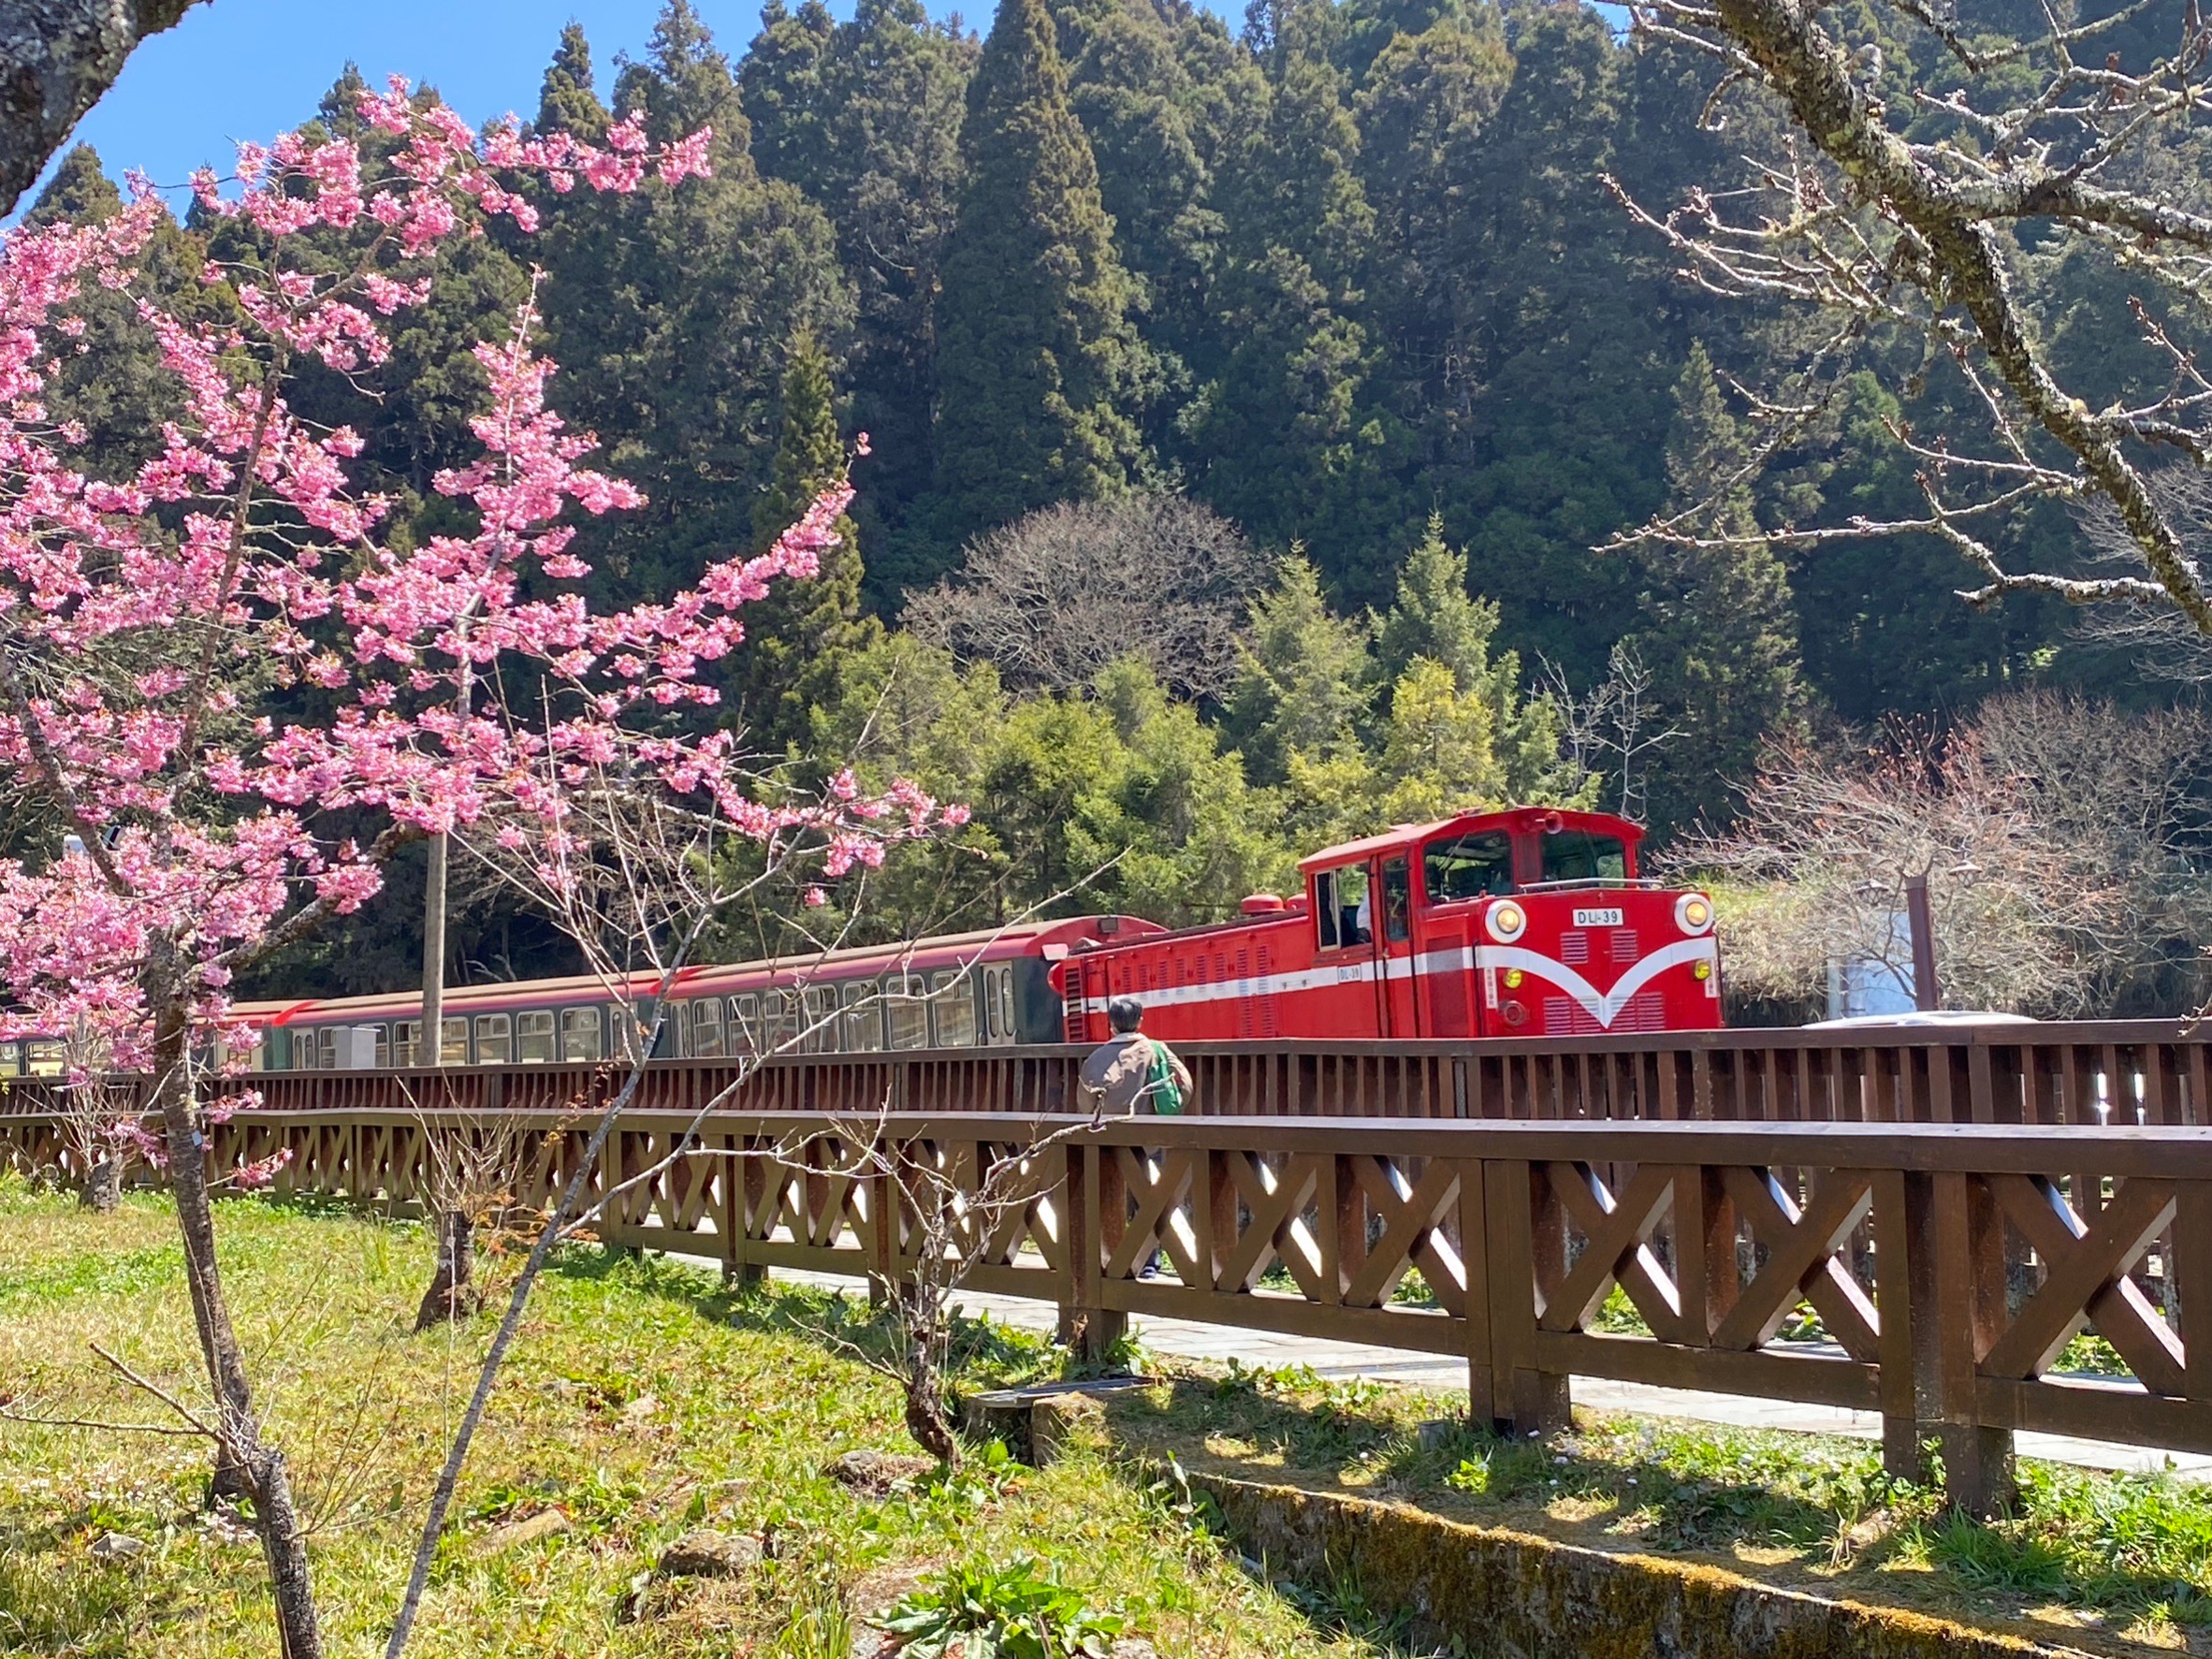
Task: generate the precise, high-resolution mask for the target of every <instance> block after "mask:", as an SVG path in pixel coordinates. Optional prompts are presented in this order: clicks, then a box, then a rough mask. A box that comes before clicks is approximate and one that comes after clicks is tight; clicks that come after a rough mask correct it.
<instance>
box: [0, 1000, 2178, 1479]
mask: <svg viewBox="0 0 2212 1659" xmlns="http://www.w3.org/2000/svg"><path fill="white" fill-rule="evenodd" d="M1839 1039H1845V1041H1839ZM1081 1057H1082V1055H1081V1051H1078V1050H1072V1049H1021V1050H1000V1051H986V1050H973V1051H959V1052H950V1051H946V1052H920V1053H914V1054H908V1055H871V1056H826V1055H825V1056H820V1057H807V1056H799V1057H793V1058H789V1059H779V1060H774V1061H770V1062H767V1063H765V1064H764V1065H762V1066H760V1067H759V1068H758V1069H757V1070H752V1071H750V1072H749V1073H748V1072H747V1071H746V1070H745V1069H744V1068H741V1067H739V1066H738V1065H736V1064H735V1063H729V1062H716V1061H693V1062H667V1063H656V1064H655V1065H653V1066H651V1067H650V1068H648V1075H647V1076H646V1078H645V1080H644V1082H643V1084H642V1085H641V1088H640V1090H639V1093H638V1096H637V1098H636V1100H635V1102H634V1104H633V1107H632V1109H631V1110H630V1111H628V1112H627V1113H625V1115H624V1116H623V1118H622V1120H621V1122H620V1123H619V1124H618V1127H617V1128H616V1130H615V1132H614V1134H613V1135H612V1137H611V1138H610V1139H609V1140H608V1141H607V1142H606V1143H605V1146H604V1150H603V1152H602V1153H601V1155H600V1157H599V1158H598V1160H597V1163H596V1165H595V1166H594V1167H593V1168H591V1169H589V1171H587V1181H586V1190H587V1192H588V1193H589V1195H590V1197H591V1199H592V1200H594V1201H604V1206H605V1208H604V1218H603V1219H602V1221H601V1222H600V1223H599V1224H598V1225H597V1226H596V1228H595V1230H596V1231H597V1232H598V1234H599V1235H600V1236H601V1237H603V1238H604V1239H606V1240H608V1241H609V1242H611V1243H615V1244H626V1245H636V1246H640V1247H645V1248H654V1249H668V1250H677V1251H681V1252H684V1253H687V1254H692V1255H700V1256H706V1257H709V1258H716V1259H720V1260H721V1261H722V1262H723V1263H724V1264H725V1268H726V1269H727V1271H729V1272H730V1273H733V1274H744V1273H749V1272H753V1271H757V1270H759V1269H761V1268H764V1267H772V1266H780V1267H792V1268H806V1269H813V1270H817V1271H823V1272H829V1273H850V1274H854V1275H867V1276H869V1277H871V1278H876V1279H896V1278H898V1277H900V1276H902V1275H904V1274H908V1273H911V1272H912V1271H913V1267H914V1263H915V1261H916V1259H917V1258H916V1249H917V1244H916V1241H917V1239H918V1237H919V1236H920V1232H919V1228H918V1217H917V1215H916V1214H915V1210H914V1204H915V1202H916V1191H917V1190H918V1189H917V1188H916V1187H915V1186H910V1185H902V1184H900V1183H898V1182H895V1181H894V1180H891V1179H889V1178H887V1177H886V1176H884V1175H883V1174H881V1173H880V1172H866V1171H880V1170H882V1169H884V1168H891V1167H897V1164H898V1160H906V1162H907V1163H908V1165H910V1166H911V1165H913V1164H915V1163H921V1164H925V1165H926V1166H927V1167H928V1168H929V1169H931V1170H933V1171H938V1172H939V1177H940V1180H939V1185H938V1186H936V1187H935V1188H933V1190H936V1191H938V1192H939V1193H940V1194H941V1193H942V1192H944V1191H946V1190H947V1189H948V1188H951V1189H957V1190H960V1191H966V1192H972V1191H974V1190H975V1189H976V1188H977V1186H978V1185H979V1184H980V1182H981V1179H982V1176H981V1171H986V1170H989V1169H991V1168H993V1167H994V1166H995V1165H997V1164H998V1163H999V1162H1000V1161H1001V1160H1003V1159H1005V1158H1008V1157H1016V1158H1024V1157H1026V1170H1025V1173H1024V1176H1023V1179H1022V1183H1021V1185H1020V1187H1019V1190H1018V1193H1017V1196H1016V1199H1015V1201H1012V1202H1011V1203H1008V1204H1004V1205H998V1206H991V1207H986V1208H980V1209H975V1210H973V1212H972V1213H964V1214H963V1219H962V1220H961V1222H960V1227H961V1229H962V1231H961V1233H960V1236H959V1243H958V1249H959V1253H960V1254H961V1255H962V1256H963V1257H964V1258H966V1259H968V1261H969V1263H970V1265H969V1266H968V1270H967V1273H966V1280H965V1282H966V1283H968V1284H969V1285H972V1286H973V1287H974V1288H977V1289H979V1290H991V1291H998V1292H1002V1293H1008V1294H1012V1295H1017V1296H1024V1297H1031V1298H1035V1299H1037V1300H1039V1301H1041V1302H1051V1303H1055V1304H1057V1306H1058V1307H1059V1308H1060V1310H1061V1317H1062V1322H1063V1327H1064V1329H1066V1330H1067V1331H1068V1332H1070V1333H1071V1334H1073V1335H1076V1336H1079V1337H1080V1338H1081V1339H1082V1340H1084V1341H1086V1342H1089V1343H1094V1344H1095V1343H1098V1342H1099V1341H1101V1340H1103V1339H1106V1338H1109V1337H1111V1336H1112V1335H1113V1333H1114V1332H1116V1330H1117V1328H1118V1325H1119V1323H1120V1321H1121V1320H1122V1318H1123V1317H1125V1316H1127V1315H1128V1314H1129V1313H1141V1314H1146V1315H1159V1316H1168V1317H1178V1318H1186V1319H1195V1320H1202V1321H1208V1322H1212V1323H1215V1324H1219V1325H1230V1326H1243V1327H1246V1328H1257V1329H1264V1330H1270V1331H1280V1332H1293V1333H1298V1334H1302V1335H1310V1336H1319V1337H1330V1338H1341V1339H1345V1340H1349V1341H1355V1342H1361V1343H1369V1344H1375V1345H1380V1346H1392V1347H1398V1348H1403V1349H1409V1350H1415V1351H1420V1352H1426V1353H1434V1354H1442V1355H1448V1356H1457V1357H1463V1358H1464V1360H1465V1361H1466V1365H1467V1376H1468V1389H1469V1394H1470V1404H1471V1408H1472V1411H1473V1414H1474V1415H1475V1416H1476V1417H1477V1418H1485V1419H1493V1420H1496V1421H1498V1422H1500V1423H1504V1424H1508V1425H1510V1426H1511V1427H1512V1428H1513V1429H1514V1430H1515V1431H1517V1432H1530V1431H1535V1432H1541V1431H1545V1430H1548V1429H1550V1428H1554V1427H1557V1426H1559V1425H1561V1424H1562V1423H1563V1422H1564V1420H1565V1417H1566V1412H1567V1406H1568V1379H1569V1378H1570V1377H1571V1376H1575V1375H1582V1376H1592V1377H1612V1378H1620V1379H1623V1380H1627V1381H1634V1382H1643V1383H1651V1384H1657V1385H1661V1386H1671V1387H1684V1388H1695V1389H1702V1390H1715V1391H1721V1392H1729V1393H1737V1394H1742V1395H1751V1396H1759V1397H1765V1398H1769V1399H1782V1400H1792V1401H1805V1402H1811V1403H1815V1404H1830V1405H1837V1406H1848V1407H1854V1408H1858V1409H1864V1410H1868V1411H1876V1412H1879V1413H1881V1415H1882V1417H1883V1419H1884V1427H1885V1460H1886V1461H1887V1463H1888V1464H1889V1466H1890V1467H1891V1468H1892V1469H1893V1471H1895V1472H1898V1473H1899V1474H1908V1473H1910V1474H1918V1473H1919V1472H1920V1471H1921V1469H1922V1466H1923V1463H1924V1460H1925V1456H1926V1452H1927V1450H1928V1448H1930V1447H1931V1446H1932V1447H1933V1448H1936V1449H1939V1450H1940V1451H1941V1453H1942V1455H1943V1475H1944V1478H1945V1481H1946V1483H1947V1484H1948V1486H1949V1488H1950V1491H1951V1492H1952V1495H1953V1496H1954V1497H1956V1498H1957V1500H1958V1501H1960V1502H1961V1503H1963V1504H1966V1505H1968V1506H1972V1507H1974V1508H1977V1509H1986V1508H1988V1507H1989V1506H1992V1505H1994V1504H1996V1503H1998V1502H2001V1500H2002V1497H2003V1496H2004V1494H2005V1492H2006V1491H2007V1489H2008V1486H2009V1482H2010V1477H2011V1455H2012V1435H2013V1433H2014V1431H2016V1430H2039V1431H2045V1432H2050V1433H2062V1434H2072V1435H2078V1436H2084V1437H2088V1438H2093V1439H2102V1440H2108V1441H2118V1442H2124V1443H2129V1444H2135V1445H2142V1446H2148V1447H2155V1448H2169V1449H2174V1450H2187V1451H2197V1452H2212V1133H2207V1131H2206V1130H2205V1128H2200V1127H2198V1126H2200V1125H2202V1124H2204V1123H2205V1121H2206V1117H2207V1110H2208V1108H2207V1102H2208V1101H2212V1094H2208V1092H2207V1074H2208V1068H2212V1040H2208V1039H2205V1038H2199V1037H2197V1036H2195V1035H2192V1034H2190V1032H2187V1031H2184V1030H2182V1029H2178V1028H2176V1027H2175V1026H2166V1025H2150V1024H2134V1023H2130V1024H2105V1025H2082V1026H1986V1027H1977V1028H1974V1029H1972V1030H1952V1031H1914V1032H1906V1033H1900V1032H1897V1031H1894V1030H1893V1031H1887V1032H1881V1033H1870V1032H1850V1033H1845V1032H1818V1031H1792V1032H1761V1031H1739V1032H1715V1033H1702V1034H1696V1035H1694V1036H1681V1037H1656V1038H1608V1039H1603V1040H1598V1041H1574V1042H1568V1041H1559V1042H1545V1043H1529V1044H1514V1045H1500V1044H1493V1043H1477V1044H1470V1043H1393V1044H1375V1043H1343V1044H1316V1043H1279V1042H1277V1043H1248V1044H1208V1045H1193V1046H1192V1047H1191V1048H1190V1049H1189V1050H1188V1051H1186V1057H1187V1058H1188V1059H1189V1061H1190V1063H1191V1066H1192V1070H1193V1071H1194V1072H1195V1073H1196V1077H1197V1085H1196V1088H1195V1089H1194V1091H1193V1105H1194V1113H1193V1114H1192V1115H1191V1116H1188V1117H1186V1118H1182V1119H1168V1120H1162V1119H1158V1118H1151V1117H1145V1118H1136V1119H1119V1120H1109V1121H1107V1122H1104V1123H1102V1124H1099V1125H1097V1126H1096V1127H1088V1126H1086V1127H1083V1128H1078V1129H1070V1128H1069V1126H1070V1123H1071V1122H1072V1121H1079V1119H1077V1118H1076V1117H1075V1116H1074V1115H1073V1113H1074V1109H1075V1108H1076V1107H1077V1106H1078V1105H1079V1101H1078V1099H1077V1093H1076V1090H1075V1086H1074V1073H1075V1070H1076V1068H1077V1067H1078V1066H1079V1064H1080V1062H1081ZM250 1082H251V1084H252V1086H255V1087H257V1088H258V1089H259V1090H260V1091H261V1094H262V1100H261V1103H259V1104H258V1105H255V1106H254V1107H252V1108H250V1109H248V1110H245V1111H241V1112H240V1113H238V1114H237V1115H236V1116H235V1117H233V1118H231V1119H230V1120H229V1121H228V1122H227V1123H226V1124H224V1125H222V1126H221V1127H220V1128H217V1129H216V1130H215V1131H214V1132H213V1134H212V1135H211V1149H210V1155H211V1157H212V1158H213V1159H214V1161H215V1163H216V1164H217V1165H218V1166H219V1167H242V1166H243V1165H244V1164H246V1163H248V1162H250V1161H252V1160H255V1159H258V1158H262V1157H267V1156H268V1155H269V1154H270V1153H273V1152H276V1151H279V1150H288V1151H289V1153H290V1155H291V1156H290V1160H289V1162H288V1164H287V1165H286V1167H285V1169H284V1171H283V1172H282V1174H281V1175H280V1176H279V1178H278V1187H279V1189H280V1190H289V1191H293V1192H313V1193H317V1194H325V1195H328V1196H332V1197H338V1198H342V1199H346V1200H349V1201H354V1202H357V1203H360V1204H364V1205H375V1206H379V1207H383V1206H400V1207H406V1206H412V1205H414V1204H415V1203H417V1202H418V1201H419V1200H420V1198H421V1196H422V1195H423V1193H424V1191H425V1188H426V1181H427V1176H428V1170H429V1141H430V1139H431V1138H432V1137H435V1136H442V1135H452V1136H467V1135H472V1134H481V1133H483V1132H485V1130H486V1128H487V1126H488V1125H492V1124H498V1125H501V1126H513V1127H520V1128H525V1129H527V1130H528V1134H527V1136H526V1137H524V1141H525V1143H526V1144H527V1147H528V1149H529V1150H528V1154H527V1159H526V1161H527V1166H528V1167H527V1168H526V1169H524V1170H523V1171H521V1173H520V1190H521V1193H522V1196H523V1198H524V1200H525V1201H527V1202H532V1203H539V1204H549V1203H550V1201H551V1198H552V1195H553V1194H554V1193H555V1192H557V1191H558V1190H559V1189H560V1186H561V1185H563V1184H565V1182H566V1181H567V1180H568V1179H569V1178H571V1177H572V1176H573V1175H574V1174H575V1171H576V1170H577V1169H578V1167H579V1165H580V1163H581V1161H582V1155H583V1151H584V1148H585V1142H587V1140H588V1138H589V1128H590V1124H591V1121H592V1119H593V1118H594V1117H595V1116H596V1114H597V1113H596V1110H595V1102H596V1101H599V1100H603V1099H605V1098H606V1096H605V1094H604V1091H605V1090H606V1089H607V1088H609V1087H610V1086H611V1085H613V1084H616V1083H618V1077H616V1076H615V1075H614V1073H613V1072H612V1071H611V1070H608V1069H600V1070H593V1069H590V1068H561V1067H514V1068H509V1069H505V1070H468V1071H447V1072H431V1071H418V1072H337V1073H330V1072H322V1073H313V1072H310V1073H291V1074H282V1075H271V1076H267V1077H261V1078H255V1079H253V1080H250ZM56 1086H57V1085H53V1084H38V1083H29V1082H17V1083H14V1084H8V1085H6V1087H7V1094H6V1096H5V1098H4V1099H0V1149H5V1150H6V1151H7V1153H8V1154H9V1155H11V1156H12V1157H14V1158H15V1159H16V1160H17V1161H19V1162H22V1163H27V1164H32V1165H37V1164H60V1165H63V1166H64V1167H66V1166H68V1165H69V1163H70V1162H71V1157H70V1154H69V1151H68V1138H67V1136H66V1134H65V1132H64V1126H63V1124H62V1122H61V1120H60V1119H61V1113H62V1111H63V1109H64V1107H63V1102H62V1101H61V1100H60V1099H58V1098H57V1096H56ZM1060 1131H1066V1132H1060ZM1055 1136H1056V1138H1054V1137H1055ZM1048 1138H1050V1139H1049V1141H1048ZM860 1142H871V1143H873V1144H874V1146H875V1147H876V1149H877V1150H878V1151H879V1152H880V1153H881V1154H883V1157H882V1158H881V1159H880V1160H877V1159H869V1158H866V1157H859V1156H857V1155H858V1154H859V1153H860V1152H861V1151H862V1150H863V1148H862V1147H861V1146H860V1144H859V1143H860ZM1040 1142H1048V1143H1046V1144H1044V1145H1043V1147H1042V1149H1041V1150H1035V1149H1036V1148H1038V1146H1039V1143H1040ZM856 1170H860V1171H864V1172H861V1173H854V1172H853V1171H856ZM953 1208H954V1209H955V1210H959V1209H961V1206H960V1205H959V1204H958V1203H957V1202H955V1203H954V1204H953ZM1156 1251H1157V1252H1158V1253H1159V1255H1160V1257H1161V1258H1162V1260H1163V1263H1164V1266H1165V1269H1166V1271H1165V1273H1162V1274H1161V1275H1159V1276H1157V1277H1144V1276H1142V1270H1143V1269H1144V1267H1145V1265H1146V1263H1147V1262H1148V1261H1149V1260H1150V1259H1152V1257H1153V1256H1154V1253H1155V1252H1156ZM1415 1269H1418V1270H1419V1281H1418V1284H1419V1288H1420V1290H1421V1292H1422V1293H1421V1294H1420V1295H1419V1296H1418V1297H1414V1298H1408V1297H1405V1296H1403V1295H1401V1294H1400V1292H1401V1289H1402V1288H1403V1287H1405V1286H1406V1285H1407V1283H1408V1275H1409V1273H1410V1272H1411V1271H1412V1270H1415ZM1271 1270H1275V1271H1271ZM1616 1286H1618V1287H1619V1288H1620V1289H1621V1290H1622V1291H1623V1293H1624V1294H1625V1295H1626V1297H1627V1299H1628V1300H1629V1302H1632V1303H1633V1304H1634V1306H1635V1308H1636V1310H1637V1313H1638V1314H1639V1315H1640V1316H1641V1318H1642V1322H1643V1324H1644V1325H1645V1326H1646V1327H1647V1328H1648V1329H1649V1331H1650V1332H1651V1334H1649V1335H1628V1334H1601V1333H1598V1332H1594V1331H1593V1330H1592V1328H1591V1327H1592V1322H1593V1320H1594V1318H1595V1317H1596V1315H1597V1313H1598V1310H1599V1309H1600V1308H1601V1307H1602V1306H1603V1305H1604V1304H1605V1302H1607V1299H1608V1294H1609V1293H1610V1291H1611V1290H1612V1289H1613V1288H1614V1287H1616ZM1808 1307H1809V1309H1810V1312H1811V1313H1812V1315H1813V1316H1815V1317H1817V1320H1818V1323H1819V1326H1820V1327H1821V1328H1823V1329H1825V1332H1826V1339H1827V1340H1826V1341H1825V1342H1820V1343H1807V1342H1803V1341H1792V1340H1783V1337H1782V1332H1783V1328H1784V1326H1785V1324H1788V1323H1790V1322H1791V1321H1792V1320H1793V1318H1794V1317H1795V1318H1797V1319H1799V1320H1801V1319H1802V1316H1803V1314H1804V1313H1805V1312H1806V1311H1807V1309H1808ZM2084 1329H2087V1330H2091V1331H2094V1332H2096V1333H2097V1334H2098V1335H2100V1336H2102V1337H2103V1338H2104V1339H2105V1341H2106V1342H2108V1343H2109V1344H2110V1345H2111V1346H2112V1347H2113V1348H2114V1349H2115V1350H2117V1353H2118V1354H2119V1355H2120V1357H2121V1358H2122V1360H2123V1361H2125V1363H2126V1365H2127V1367H2128V1369H2129V1370H2130V1371H2131V1372H2132V1380H2126V1379H2122V1380H2113V1379H2102V1380H2089V1379H2082V1378H2069V1377H2065V1376H2055V1375H2051V1374H2050V1367H2051V1366H2052V1364H2053V1362H2054V1361H2055V1360H2056V1359H2057V1358H2058V1356H2059V1352H2060V1350H2061V1349H2062V1348H2063V1347H2064V1346H2066V1344H2067V1342H2068V1341H2069V1339H2070V1338H2071V1337H2073V1336H2074V1334H2075V1333H2076V1332H2079V1331H2082V1330H2084Z"/></svg>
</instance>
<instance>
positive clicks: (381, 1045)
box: [369, 1024, 392, 1071]
mask: <svg viewBox="0 0 2212 1659" xmlns="http://www.w3.org/2000/svg"><path fill="white" fill-rule="evenodd" d="M369 1029H371V1031H373V1032H375V1033H376V1062H375V1064H376V1069H377V1070H379V1071H382V1070H386V1068H387V1067H389V1066H390V1065H391V1063H392V1038H391V1027H389V1026H385V1025H382V1024H378V1025H374V1026H370V1027H369Z"/></svg>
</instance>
